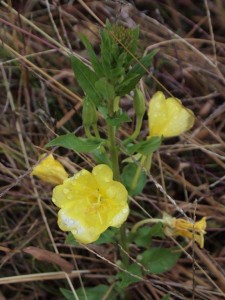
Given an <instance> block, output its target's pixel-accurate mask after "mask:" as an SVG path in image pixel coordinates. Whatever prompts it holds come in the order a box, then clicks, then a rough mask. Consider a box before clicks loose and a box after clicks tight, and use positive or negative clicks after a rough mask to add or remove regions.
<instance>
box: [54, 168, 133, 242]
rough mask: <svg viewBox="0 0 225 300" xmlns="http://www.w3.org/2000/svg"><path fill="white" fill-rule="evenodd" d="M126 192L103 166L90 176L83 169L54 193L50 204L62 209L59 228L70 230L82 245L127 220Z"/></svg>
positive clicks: (59, 215)
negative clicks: (52, 203)
mask: <svg viewBox="0 0 225 300" xmlns="http://www.w3.org/2000/svg"><path fill="white" fill-rule="evenodd" d="M127 196H128V193H127V190H126V189H125V187H124V186H123V185H122V184H121V183H120V182H117V181H114V180H113V173H112V170H111V169H110V168H109V167H108V166H106V165H99V166H96V167H95V168H94V169H93V171H92V173H90V172H88V171H86V170H82V171H80V172H78V173H77V174H76V175H74V176H73V177H71V178H68V179H66V180H65V181H64V182H63V184H62V185H58V186H56V187H55V188H54V190H53V197H52V200H53V202H54V203H55V204H56V205H57V206H58V207H59V208H61V209H60V211H59V214H58V225H59V227H60V228H61V229H62V230H63V231H71V232H72V233H73V235H74V236H75V238H76V239H77V240H78V241H80V242H82V243H91V242H94V241H95V240H96V239H98V237H99V236H100V234H101V233H102V232H104V231H105V230H106V229H107V228H108V227H109V226H115V227H119V226H121V224H122V223H123V222H125V220H126V219H127V216H128V213H129V207H128V204H127Z"/></svg>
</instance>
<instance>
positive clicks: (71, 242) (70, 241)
mask: <svg viewBox="0 0 225 300" xmlns="http://www.w3.org/2000/svg"><path fill="white" fill-rule="evenodd" d="M65 244H66V245H72V246H78V245H79V243H78V242H77V241H76V240H75V238H74V236H73V234H72V232H69V233H68V234H67V236H66V239H65Z"/></svg>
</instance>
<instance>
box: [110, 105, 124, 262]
mask: <svg viewBox="0 0 225 300" xmlns="http://www.w3.org/2000/svg"><path fill="white" fill-rule="evenodd" d="M116 101H118V99H116ZM114 108H115V105H114V101H112V102H111V104H110V105H109V107H108V114H109V116H112V115H113V113H114ZM115 132H116V127H115V126H112V125H108V140H109V152H110V159H111V163H112V171H113V177H114V179H115V180H117V181H121V178H120V169H119V158H118V149H117V146H116V139H115ZM119 241H120V244H121V247H122V249H123V250H124V251H123V250H121V251H120V255H121V259H122V262H123V264H124V267H127V266H128V264H129V257H128V255H127V254H126V253H128V251H129V247H128V243H127V237H126V225H125V223H124V224H123V225H122V226H121V227H120V237H119Z"/></svg>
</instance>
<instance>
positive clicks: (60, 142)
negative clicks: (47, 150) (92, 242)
mask: <svg viewBox="0 0 225 300" xmlns="http://www.w3.org/2000/svg"><path fill="white" fill-rule="evenodd" d="M104 143H105V141H104V140H103V139H93V140H92V139H85V138H80V137H76V136H75V135H74V134H73V133H68V134H65V135H61V136H59V137H57V138H55V139H54V140H52V141H50V142H49V143H48V144H47V145H45V147H53V146H61V147H64V148H67V149H71V150H73V151H76V152H79V153H88V152H91V151H93V150H95V149H97V148H99V147H100V146H101V145H102V144H104Z"/></svg>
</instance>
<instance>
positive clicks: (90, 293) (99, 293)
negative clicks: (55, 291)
mask: <svg viewBox="0 0 225 300" xmlns="http://www.w3.org/2000/svg"><path fill="white" fill-rule="evenodd" d="M108 289H109V287H108V286H107V285H104V284H100V285H98V286H95V287H85V294H84V291H83V289H82V288H79V289H77V290H76V293H77V296H78V298H79V300H86V299H88V300H99V299H102V298H103V297H104V295H105V294H106V293H107V290H108ZM60 292H61V293H62V294H63V296H64V297H65V299H66V300H74V299H75V298H74V295H73V293H72V292H71V291H70V290H67V289H63V288H61V289H60ZM85 295H86V296H85ZM110 299H111V300H116V298H115V295H114V294H113V293H111V294H110Z"/></svg>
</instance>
